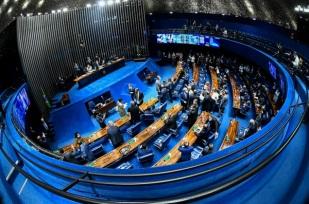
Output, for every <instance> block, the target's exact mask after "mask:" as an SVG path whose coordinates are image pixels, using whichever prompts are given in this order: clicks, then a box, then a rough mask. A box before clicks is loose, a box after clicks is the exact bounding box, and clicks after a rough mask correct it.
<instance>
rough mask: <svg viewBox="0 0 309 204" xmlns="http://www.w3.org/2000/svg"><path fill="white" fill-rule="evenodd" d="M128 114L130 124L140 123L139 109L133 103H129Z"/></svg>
mask: <svg viewBox="0 0 309 204" xmlns="http://www.w3.org/2000/svg"><path fill="white" fill-rule="evenodd" d="M128 112H129V113H130V116H131V123H136V122H138V121H140V114H141V112H140V109H139V107H138V106H137V105H136V103H135V102H134V101H131V106H130V107H129V108H128Z"/></svg>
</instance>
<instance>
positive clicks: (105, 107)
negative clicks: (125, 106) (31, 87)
mask: <svg viewBox="0 0 309 204" xmlns="http://www.w3.org/2000/svg"><path fill="white" fill-rule="evenodd" d="M116 105H117V104H116V102H115V101H114V100H111V101H110V102H108V103H106V104H103V106H102V107H98V108H97V109H96V112H95V114H97V113H106V112H107V111H109V110H111V109H113V108H114V107H115V106H116Z"/></svg>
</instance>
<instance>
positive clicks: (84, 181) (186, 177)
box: [24, 108, 295, 186]
mask: <svg viewBox="0 0 309 204" xmlns="http://www.w3.org/2000/svg"><path fill="white" fill-rule="evenodd" d="M294 112H295V108H294V109H293V113H294ZM292 116H293V114H290V116H289V119H288V120H287V121H286V122H285V123H284V125H283V127H285V126H286V125H287V124H288V122H290V119H291V118H292ZM281 131H282V129H281V128H278V131H277V132H276V133H274V134H273V135H272V136H271V137H270V138H269V139H268V140H266V141H265V142H263V143H262V144H260V145H259V146H257V147H256V148H255V149H253V150H251V151H249V152H246V153H245V154H243V155H242V156H240V157H237V158H236V159H234V160H231V161H229V162H227V163H224V164H222V165H220V166H217V167H215V168H212V169H208V170H205V171H202V172H199V173H195V174H190V175H187V176H183V177H177V178H174V179H166V180H158V181H151V182H131V183H124V182H102V181H95V180H88V179H80V178H78V180H79V181H80V182H83V183H90V184H96V185H114V186H144V185H153V184H162V183H170V182H173V181H180V180H184V179H189V178H193V177H196V176H200V175H204V174H208V173H211V172H213V171H216V170H219V169H222V168H224V167H226V166H229V165H231V164H234V163H236V162H237V161H240V160H241V159H243V158H245V157H246V156H248V155H250V154H252V153H254V152H256V151H257V150H258V149H260V148H262V147H264V146H265V145H266V144H267V143H268V142H270V141H271V140H272V139H273V138H275V137H276V136H277V135H279V133H280V132H281ZM24 158H25V159H26V160H28V161H29V162H30V163H34V162H33V161H30V160H29V159H28V158H27V157H24ZM36 165H37V164H36ZM37 166H38V167H39V168H42V169H44V170H46V171H48V172H50V173H53V174H55V175H58V176H61V177H64V178H69V179H73V180H75V179H77V178H75V177H72V176H68V175H64V174H59V173H57V172H54V171H51V170H50V169H48V168H45V167H43V166H42V165H37ZM87 173H88V174H89V175H93V174H92V173H89V172H87ZM129 175H130V174H129Z"/></svg>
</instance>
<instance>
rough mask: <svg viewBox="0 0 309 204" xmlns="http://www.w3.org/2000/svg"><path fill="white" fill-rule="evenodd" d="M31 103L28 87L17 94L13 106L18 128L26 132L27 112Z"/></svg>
mask: <svg viewBox="0 0 309 204" xmlns="http://www.w3.org/2000/svg"><path fill="white" fill-rule="evenodd" d="M29 105H30V100H29V97H28V93H27V90H26V88H23V89H21V90H20V92H19V93H18V94H17V96H16V99H15V101H14V106H13V117H14V119H15V122H16V124H17V125H18V128H19V129H20V130H21V131H24V132H25V127H26V114H27V110H28V108H29Z"/></svg>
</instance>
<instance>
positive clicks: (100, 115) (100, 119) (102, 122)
mask: <svg viewBox="0 0 309 204" xmlns="http://www.w3.org/2000/svg"><path fill="white" fill-rule="evenodd" d="M105 118H106V113H98V114H97V115H96V119H97V121H98V123H99V124H100V127H101V128H105V127H106V124H105Z"/></svg>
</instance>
